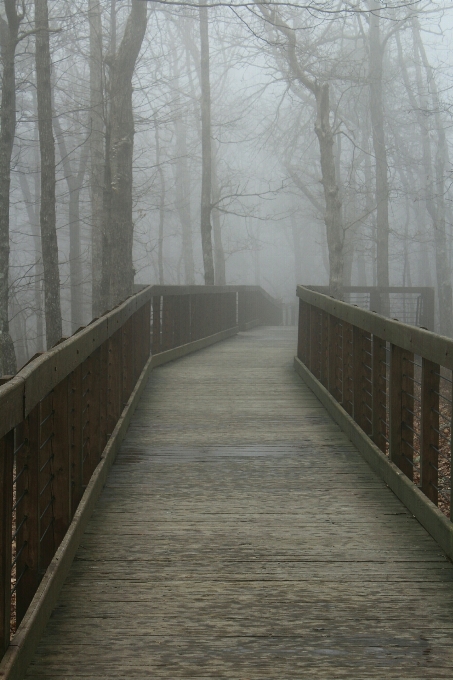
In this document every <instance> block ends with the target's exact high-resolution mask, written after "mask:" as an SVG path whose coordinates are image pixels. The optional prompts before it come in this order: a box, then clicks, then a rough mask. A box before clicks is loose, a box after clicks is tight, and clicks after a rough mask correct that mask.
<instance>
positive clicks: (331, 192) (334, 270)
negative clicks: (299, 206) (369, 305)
mask: <svg viewBox="0 0 453 680" xmlns="http://www.w3.org/2000/svg"><path fill="white" fill-rule="evenodd" d="M315 97H316V111H317V116H316V123H315V132H316V135H317V137H318V141H319V151H320V157H321V171H322V185H323V189H324V198H325V201H326V212H325V216H324V221H325V224H326V233H327V246H328V249H329V288H330V294H331V295H333V296H334V297H336V298H339V299H341V298H342V297H343V267H344V258H343V244H344V231H343V223H342V216H341V197H340V192H339V189H338V185H337V180H336V173H335V156H334V152H333V147H334V139H333V131H332V127H331V125H330V103H329V85H328V84H327V83H324V84H323V85H321V86H317V88H316V91H315Z"/></svg>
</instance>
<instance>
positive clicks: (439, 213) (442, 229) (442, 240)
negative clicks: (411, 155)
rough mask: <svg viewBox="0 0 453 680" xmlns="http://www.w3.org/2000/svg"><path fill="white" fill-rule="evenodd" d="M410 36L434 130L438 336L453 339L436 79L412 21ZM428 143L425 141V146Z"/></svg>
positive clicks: (443, 154)
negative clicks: (435, 142)
mask: <svg viewBox="0 0 453 680" xmlns="http://www.w3.org/2000/svg"><path fill="white" fill-rule="evenodd" d="M412 25H413V34H414V42H415V46H416V50H417V51H418V53H419V55H420V57H421V60H422V63H423V67H424V70H425V76H426V88H427V89H428V88H429V89H430V90H431V99H432V108H433V110H434V121H435V130H436V138H437V144H436V151H435V159H434V172H435V180H434V182H433V183H432V184H433V186H432V189H433V196H432V202H431V203H430V210H431V212H430V216H431V217H432V223H433V229H434V247H435V254H436V278H437V294H438V298H439V321H440V328H439V330H440V333H441V334H442V335H447V336H448V337H452V336H453V293H452V286H451V269H450V262H449V257H448V248H447V234H446V226H445V212H446V210H445V164H446V158H447V143H446V136H445V127H444V125H443V123H442V120H441V116H440V101H439V93H438V90H437V84H436V79H435V77H434V73H433V70H432V68H431V65H430V63H429V61H428V58H427V55H426V51H425V47H424V45H423V42H422V39H421V35H420V28H419V25H418V21H417V20H414V21H413V24H412ZM416 65H417V72H418V73H419V76H418V77H419V80H420V81H421V73H420V71H421V69H420V66H419V64H418V59H417V57H416ZM429 141H430V140H429V139H428V142H429Z"/></svg>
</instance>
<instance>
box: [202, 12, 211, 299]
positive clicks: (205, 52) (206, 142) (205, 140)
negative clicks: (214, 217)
mask: <svg viewBox="0 0 453 680" xmlns="http://www.w3.org/2000/svg"><path fill="white" fill-rule="evenodd" d="M200 84H201V164H202V170H201V217H200V226H201V246H202V249H203V265H204V282H205V284H206V285H207V286H213V285H214V259H213V255H212V235H211V232H212V226H211V200H212V197H211V193H212V149H211V83H210V78H209V30H208V10H207V7H206V6H203V2H202V0H200Z"/></svg>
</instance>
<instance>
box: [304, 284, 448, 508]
mask: <svg viewBox="0 0 453 680" xmlns="http://www.w3.org/2000/svg"><path fill="white" fill-rule="evenodd" d="M297 295H298V297H299V306H300V309H299V337H298V349H297V356H298V359H299V360H300V361H301V362H302V363H303V364H304V365H305V366H306V367H307V368H308V369H309V371H310V372H311V374H313V376H314V377H315V378H316V379H317V380H318V381H319V382H320V383H321V384H322V385H323V386H324V387H325V388H326V389H327V390H328V391H329V392H330V394H331V395H332V397H333V398H334V399H335V400H336V401H337V402H338V403H339V404H341V406H342V407H343V409H344V410H345V411H346V412H347V413H348V414H349V415H350V416H352V418H353V419H354V420H355V421H356V423H357V424H358V425H359V426H360V427H361V428H362V430H363V432H364V433H365V434H366V435H368V437H370V438H371V439H372V440H373V442H374V443H375V444H376V445H377V446H378V447H379V449H381V451H382V452H384V453H385V454H386V455H387V456H389V458H390V460H391V461H392V462H393V463H395V464H396V465H397V467H398V468H399V469H400V470H401V471H402V472H403V473H404V474H405V475H406V476H407V477H408V478H409V479H410V480H412V481H413V482H414V484H416V485H418V486H419V487H420V489H421V490H422V492H423V493H424V494H425V495H426V496H427V497H428V498H429V499H430V500H431V501H432V502H433V503H434V504H435V505H438V506H439V508H440V509H441V510H442V511H443V512H444V514H445V515H447V516H450V508H451V503H452V496H451V494H452V491H451V487H452V485H451V445H452V437H451V423H452V369H453V341H452V340H450V339H448V338H445V337H442V336H439V335H436V334H434V333H431V332H429V331H426V330H423V329H419V328H414V327H411V326H408V325H405V324H402V323H400V322H398V321H394V320H392V319H387V318H384V317H382V316H379V315H378V314H375V313H373V312H369V311H366V310H363V309H359V308H358V307H355V306H353V305H350V304H347V303H345V302H340V301H338V300H335V299H333V298H331V297H328V296H326V295H323V294H321V293H318V292H315V291H313V290H311V289H308V288H304V287H302V286H299V287H298V289H297Z"/></svg>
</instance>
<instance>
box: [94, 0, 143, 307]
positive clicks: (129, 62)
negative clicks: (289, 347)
mask: <svg viewBox="0 0 453 680" xmlns="http://www.w3.org/2000/svg"><path fill="white" fill-rule="evenodd" d="M146 23H147V3H146V2H142V1H141V0H132V5H131V11H130V14H129V16H128V19H127V22H126V27H125V30H124V34H123V38H122V40H121V43H120V45H119V47H118V50H117V51H115V53H112V54H111V55H109V68H110V82H109V90H110V91H109V97H110V111H109V122H108V128H109V129H108V136H107V142H106V146H107V150H106V157H105V164H106V174H105V188H104V215H103V252H102V285H101V300H102V308H103V309H104V310H105V309H106V308H107V307H108V306H114V305H117V304H118V303H119V302H121V301H122V300H124V299H125V298H126V297H127V296H128V295H130V294H131V293H132V289H133V283H134V267H133V261H132V240H133V221H132V158H133V145H134V132H135V131H134V116H133V110H132V76H133V73H134V68H135V64H136V61H137V58H138V55H139V52H140V48H141V45H142V42H143V38H144V35H145V30H146Z"/></svg>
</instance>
